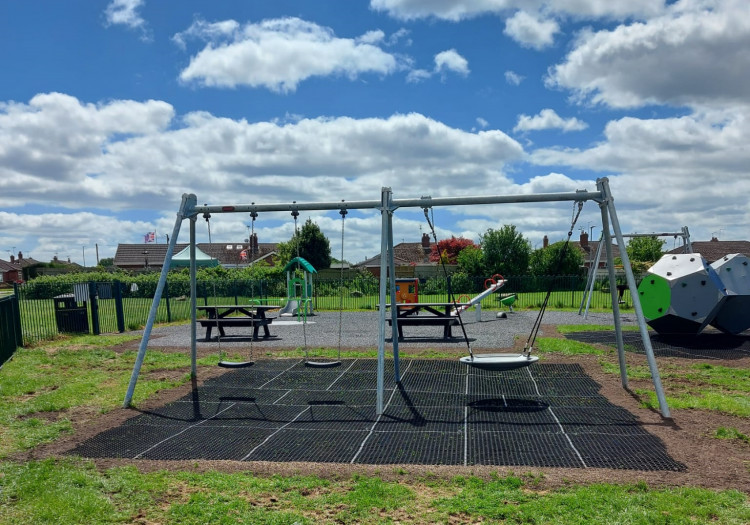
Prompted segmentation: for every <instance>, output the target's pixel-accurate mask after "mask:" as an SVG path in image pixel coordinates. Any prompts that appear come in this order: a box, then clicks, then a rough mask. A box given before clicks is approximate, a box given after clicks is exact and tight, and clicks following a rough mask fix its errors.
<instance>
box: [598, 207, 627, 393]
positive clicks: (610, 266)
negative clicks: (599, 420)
mask: <svg viewBox="0 0 750 525" xmlns="http://www.w3.org/2000/svg"><path fill="white" fill-rule="evenodd" d="M599 207H600V210H601V213H602V233H603V234H604V238H603V239H602V241H603V242H604V243H605V250H606V251H607V272H608V274H609V295H610V297H611V298H612V317H613V319H614V323H615V341H616V343H617V360H618V362H619V364H620V381H621V382H622V387H623V388H625V389H627V388H628V367H627V363H626V361H625V342H624V341H623V338H622V323H621V321H620V304H619V297H618V296H617V277H616V276H615V263H614V257H613V255H612V235H611V234H610V233H609V215H608V209H607V204H606V202H602V203H600V204H599Z"/></svg>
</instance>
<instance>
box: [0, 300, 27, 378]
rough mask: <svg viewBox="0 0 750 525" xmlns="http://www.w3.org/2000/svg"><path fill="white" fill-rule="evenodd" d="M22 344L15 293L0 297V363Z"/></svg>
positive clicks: (19, 313) (19, 317)
mask: <svg viewBox="0 0 750 525" xmlns="http://www.w3.org/2000/svg"><path fill="white" fill-rule="evenodd" d="M22 344H23V337H22V335H21V312H20V310H19V308H18V298H17V297H16V296H15V295H11V296H8V297H3V298H1V299H0V365H2V364H3V363H5V362H6V361H7V360H8V359H10V357H11V356H12V355H13V353H14V352H15V351H16V348H18V347H19V346H21V345H22Z"/></svg>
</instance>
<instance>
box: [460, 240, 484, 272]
mask: <svg viewBox="0 0 750 525" xmlns="http://www.w3.org/2000/svg"><path fill="white" fill-rule="evenodd" d="M456 264H458V271H459V272H462V273H465V274H466V275H470V276H472V277H477V276H483V275H486V274H487V270H486V268H485V266H484V254H483V253H482V248H480V247H479V246H476V245H472V246H467V247H466V248H464V249H463V250H461V253H459V254H458V257H456Z"/></svg>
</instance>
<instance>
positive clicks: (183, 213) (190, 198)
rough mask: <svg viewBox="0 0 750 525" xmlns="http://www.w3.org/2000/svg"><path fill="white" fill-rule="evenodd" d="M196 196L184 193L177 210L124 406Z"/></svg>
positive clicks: (131, 394) (135, 377)
mask: <svg viewBox="0 0 750 525" xmlns="http://www.w3.org/2000/svg"><path fill="white" fill-rule="evenodd" d="M195 203H196V197H195V195H192V194H190V195H188V194H186V193H184V194H183V195H182V203H181V204H180V211H178V212H177V219H176V220H175V224H174V230H173V231H172V239H171V240H170V242H169V247H168V248H167V254H166V255H165V256H164V264H163V265H162V268H161V276H160V277H159V283H158V284H157V285H156V291H155V292H154V300H153V301H152V302H151V310H150V311H149V313H148V320H147V321H146V328H145V329H144V330H143V337H142V338H141V345H140V346H139V347H138V355H137V356H136V358H135V364H134V365H133V373H132V374H131V376H130V383H129V384H128V391H127V392H126V393H125V400H124V401H123V406H124V407H126V408H127V407H129V406H130V404H131V402H132V401H133V392H134V391H135V384H136V383H137V382H138V374H139V373H140V372H141V366H142V365H143V358H144V357H146V347H147V346H148V340H149V338H150V337H151V329H152V328H153V327H154V321H155V320H156V312H157V310H158V309H159V301H161V294H162V292H163V291H164V284H165V283H166V282H167V274H168V273H169V263H170V261H171V260H172V253H173V252H174V245H175V244H176V241H177V236H178V235H179V234H180V225H181V224H182V221H183V219H185V218H187V217H188V216H191V215H194V213H192V212H191V211H192V209H193V208H194V207H195Z"/></svg>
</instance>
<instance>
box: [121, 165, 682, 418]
mask: <svg viewBox="0 0 750 525" xmlns="http://www.w3.org/2000/svg"><path fill="white" fill-rule="evenodd" d="M596 186H597V190H596V191H591V192H589V191H586V190H578V191H576V192H574V193H546V194H524V195H483V196H473V197H471V196H467V197H439V198H432V197H420V198H418V199H398V200H396V199H393V195H392V191H391V188H388V187H384V188H382V189H381V198H380V201H349V202H347V201H343V200H342V201H340V202H318V203H314V202H311V203H298V202H296V201H295V202H293V203H291V204H283V203H282V204H255V203H251V204H237V205H206V204H204V205H203V206H199V205H197V198H196V196H195V195H193V194H184V195H183V197H182V203H181V205H180V210H179V212H178V213H177V220H176V222H175V227H174V231H173V234H172V236H171V237H170V244H169V246H168V248H167V254H166V258H165V260H168V259H171V257H172V254H173V252H174V245H175V243H176V241H177V238H178V235H179V231H180V226H181V224H182V221H184V220H186V219H187V220H189V221H190V286H191V294H190V301H191V321H192V322H191V347H190V348H191V363H192V367H191V373H192V376H193V377H194V378H195V377H197V350H196V296H197V294H196V288H197V287H196V280H195V276H196V263H195V221H196V217H197V216H198V214H200V213H203V214H212V213H250V214H251V215H252V214H257V213H262V212H278V211H290V212H291V213H292V215H293V216H294V217H295V235H297V233H296V216H297V215H298V214H299V212H300V211H302V210H316V211H326V210H338V211H339V213H341V215H342V260H343V245H344V243H343V240H344V230H343V219H344V217H345V215H346V212H347V211H348V210H350V209H377V210H379V211H380V213H381V250H380V253H381V258H380V276H381V278H380V290H379V312H378V313H379V320H378V328H379V330H378V357H377V384H376V389H377V398H376V411H377V413H378V414H379V415H380V414H382V413H383V411H384V408H383V404H384V391H385V387H384V384H385V349H386V325H387V323H386V316H387V312H386V309H387V308H388V306H389V304H388V302H387V298H386V295H390V297H392V298H395V297H396V286H395V275H396V272H395V263H394V254H393V214H394V212H395V211H396V210H397V209H399V208H422V209H423V210H424V213H425V217H426V218H427V221H428V224H429V225H430V230H431V232H432V235H433V238H434V239H435V242H437V238H436V235H435V228H434V221H433V220H431V218H430V211H431V210H432V209H433V208H434V207H439V206H464V205H482V204H507V203H542V202H573V203H574V206H576V205H577V206H578V209H577V212H576V211H575V208H574V216H573V221H572V224H571V227H570V229H569V231H568V237H567V240H566V243H565V246H564V248H563V250H561V252H562V253H561V256H560V258H559V260H558V269H559V265H560V264H561V262H562V260H563V257H564V253H565V250H566V249H567V246H568V243H569V241H570V237H571V235H572V231H573V228H574V226H575V223H576V221H577V219H578V216H579V215H580V213H581V208H582V207H583V204H584V202H586V201H589V200H593V201H594V202H596V203H598V205H599V208H600V212H601V217H602V231H603V232H605V234H604V237H605V239H604V241H605V242H604V246H605V248H606V252H607V253H606V255H607V262H608V265H607V266H608V268H609V280H610V284H611V286H610V290H611V292H612V294H613V301H612V303H613V304H612V310H613V318H614V319H613V320H614V327H615V339H616V343H617V351H618V360H619V365H620V378H621V383H622V386H623V388H625V389H627V388H628V377H627V369H626V366H625V348H624V342H623V335H622V326H621V322H620V311H619V307H618V303H617V298H616V296H617V288H616V278H615V269H614V261H613V256H612V249H611V239H612V238H611V234H610V222H611V228H612V230H613V231H614V234H615V237H616V239H617V243H618V245H621V246H624V245H625V243H624V242H623V235H622V232H621V230H620V225H619V221H618V219H617V214H616V211H615V206H614V199H613V197H612V194H611V192H610V189H609V181H608V179H606V178H601V179H597V181H596ZM298 246H299V244H298ZM621 258H622V263H623V267H624V269H625V275H626V279H627V283H628V287H629V289H630V292H631V295H632V296H633V297H634V300H633V303H634V304H633V306H634V309H635V313H636V317H637V319H638V327H639V330H640V335H641V340H642V342H643V346H644V349H645V353H646V358H647V361H648V365H649V369H650V372H651V378H652V381H653V384H654V390H655V393H656V396H657V398H658V400H659V407H660V411H661V414H662V415H663V416H664V417H670V414H669V407H668V405H667V401H666V397H665V395H664V391H663V388H662V384H661V378H660V376H659V370H658V367H657V365H656V360H655V358H654V353H653V347H652V346H651V340H650V339H649V336H648V331H647V327H646V321H645V318H644V315H643V310H642V308H641V305H640V301H638V294H637V287H636V283H635V278H634V276H633V272H632V270H631V268H630V261H629V258H628V256H627V253H625V252H624V251H623V252H622V253H621ZM168 269H169V265H168V264H165V265H164V266H163V269H162V273H161V276H160V279H159V283H158V285H157V288H156V291H155V293H154V300H153V303H152V305H151V311H150V312H149V317H148V320H147V323H146V328H145V329H144V333H143V338H142V340H141V344H140V347H139V350H138V355H137V357H136V361H135V364H134V366H133V373H132V375H131V378H130V383H129V385H128V390H127V393H126V395H125V400H124V405H125V406H129V405H130V404H131V402H132V397H133V392H134V390H135V385H136V382H137V380H138V375H139V373H140V368H141V366H142V364H143V359H144V357H145V353H146V348H147V346H148V340H149V337H150V334H151V330H152V328H153V323H154V320H155V317H156V311H157V307H158V305H159V302H160V300H161V295H162V292H163V290H164V284H165V282H166V276H167V271H168ZM443 269H444V270H445V266H443ZM342 272H343V270H342ZM342 279H343V275H342ZM342 284H343V283H342ZM550 294H551V290H549V291H548V293H547V296H546V298H545V300H544V302H543V305H542V308H541V309H540V312H539V315H538V316H537V319H536V321H535V323H534V327H533V328H532V331H531V334H530V335H529V338H528V340H527V342H526V345H525V347H524V351H523V352H522V353H520V354H515V353H493V354H476V353H474V352H473V350H472V348H471V344H470V342H469V338H468V336H467V334H466V329H465V326H464V324H463V321H462V320H461V316H460V311H457V314H456V317H457V318H458V322H459V324H460V326H461V330H462V333H463V336H464V340H465V341H466V345H467V349H468V354H469V355H467V356H465V357H462V358H461V359H460V362H461V363H463V364H465V365H467V366H470V367H473V368H477V369H481V370H486V371H491V372H502V371H506V370H513V369H517V368H522V367H526V366H530V365H532V364H533V363H535V362H536V361H537V360H538V357H537V356H535V355H532V348H533V345H534V342H535V339H536V334H537V333H538V331H539V329H540V327H541V321H542V316H543V315H544V311H545V309H546V306H547V303H548V301H549V297H550ZM451 302H453V303H454V309H456V310H457V308H455V307H457V306H458V305H457V303H456V301H455V299H453V298H452V297H451ZM397 310H398V309H397V308H395V307H394V308H390V316H391V327H392V333H391V341H392V348H393V364H394V375H395V380H396V382H397V383H400V382H401V374H400V369H399V344H398V339H399V338H398V312H397ZM339 315H340V316H341V309H340V314H339ZM341 324H342V323H341V317H339V359H338V360H336V361H331V362H314V361H310V360H309V359H308V355H307V340H306V335H305V363H306V364H307V365H308V366H336V365H337V364H340V352H341ZM304 327H305V323H303V333H304ZM331 363H333V364H331Z"/></svg>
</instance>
